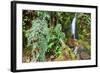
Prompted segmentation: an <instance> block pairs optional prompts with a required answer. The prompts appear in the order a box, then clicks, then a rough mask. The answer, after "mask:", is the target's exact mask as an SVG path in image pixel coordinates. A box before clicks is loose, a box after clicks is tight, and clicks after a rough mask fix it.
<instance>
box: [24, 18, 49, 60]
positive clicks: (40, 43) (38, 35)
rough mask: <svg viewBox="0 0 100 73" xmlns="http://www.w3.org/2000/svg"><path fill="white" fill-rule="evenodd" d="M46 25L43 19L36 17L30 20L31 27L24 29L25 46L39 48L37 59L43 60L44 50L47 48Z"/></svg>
mask: <svg viewBox="0 0 100 73" xmlns="http://www.w3.org/2000/svg"><path fill="white" fill-rule="evenodd" d="M47 36H48V27H47V22H46V21H45V20H40V19H36V20H33V21H32V27H31V28H30V29H29V30H27V31H26V37H27V41H28V44H27V47H28V46H31V47H32V49H36V48H39V49H40V51H39V56H38V60H39V61H44V60H45V51H46V50H47V40H48V37H47Z"/></svg>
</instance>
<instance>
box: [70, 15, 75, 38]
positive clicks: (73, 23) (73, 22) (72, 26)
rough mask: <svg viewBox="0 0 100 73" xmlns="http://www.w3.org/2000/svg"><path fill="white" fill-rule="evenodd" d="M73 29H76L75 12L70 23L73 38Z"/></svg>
mask: <svg viewBox="0 0 100 73" xmlns="http://www.w3.org/2000/svg"><path fill="white" fill-rule="evenodd" d="M75 31H76V14H75V17H74V18H73V21H72V24H71V33H72V36H73V38H74V39H75V35H76V34H75Z"/></svg>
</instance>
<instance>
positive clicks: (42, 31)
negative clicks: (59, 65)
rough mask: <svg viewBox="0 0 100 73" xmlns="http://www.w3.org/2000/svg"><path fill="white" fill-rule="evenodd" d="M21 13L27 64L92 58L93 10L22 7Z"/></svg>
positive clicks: (24, 59) (24, 52)
mask: <svg viewBox="0 0 100 73" xmlns="http://www.w3.org/2000/svg"><path fill="white" fill-rule="evenodd" d="M75 14H76V21H75V24H76V27H75V28H76V31H75V36H76V38H73V34H72V32H71V24H72V21H73V18H74V17H75ZM22 16H23V17H22V29H23V30H22V33H23V37H22V38H23V51H22V54H23V59H22V61H23V62H24V63H30V62H48V61H67V60H87V59H91V14H90V13H74V12H58V11H36V10H23V13H22Z"/></svg>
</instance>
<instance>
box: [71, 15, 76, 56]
mask: <svg viewBox="0 0 100 73" xmlns="http://www.w3.org/2000/svg"><path fill="white" fill-rule="evenodd" d="M71 33H72V39H73V40H75V39H76V14H75V16H74V18H73V21H72V24H71ZM77 50H78V47H77V46H75V47H74V53H75V54H77Z"/></svg>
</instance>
